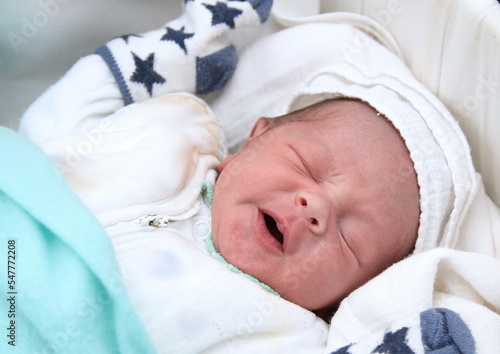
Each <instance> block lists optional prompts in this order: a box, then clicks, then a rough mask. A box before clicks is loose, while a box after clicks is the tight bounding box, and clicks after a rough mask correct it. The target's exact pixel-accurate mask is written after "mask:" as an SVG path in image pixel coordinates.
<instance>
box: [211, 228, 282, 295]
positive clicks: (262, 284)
mask: <svg viewBox="0 0 500 354" xmlns="http://www.w3.org/2000/svg"><path fill="white" fill-rule="evenodd" d="M207 244H208V249H209V252H210V254H211V255H212V257H214V258H215V259H217V260H218V261H219V262H221V263H223V264H225V265H226V267H228V268H229V269H230V270H231V271H233V272H235V273H236V274H241V275H243V276H244V277H245V278H247V279H249V280H251V281H253V282H254V283H257V284H258V285H260V286H261V287H262V288H264V289H265V290H267V291H269V292H270V293H272V294H274V295H276V296H280V294H278V292H277V291H275V290H273V289H272V288H271V287H270V286H269V285H267V284H264V283H263V282H261V281H259V280H258V279H256V278H254V277H252V276H251V275H249V274H247V273H245V272H243V271H241V270H240V269H238V268H237V267H235V266H234V265H232V264H230V263H228V262H227V261H226V260H225V259H224V257H222V255H221V254H220V253H219V252H217V250H216V249H215V247H214V242H213V240H212V233H210V235H209V236H208V238H207Z"/></svg>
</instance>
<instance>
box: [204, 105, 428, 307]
mask: <svg viewBox="0 0 500 354" xmlns="http://www.w3.org/2000/svg"><path fill="white" fill-rule="evenodd" d="M324 110H325V111H324V113H326V114H330V113H332V112H333V113H334V115H335V118H332V119H331V120H328V121H327V123H322V124H315V123H311V122H308V121H291V122H288V123H284V124H280V125H278V126H276V127H273V128H272V129H269V122H268V120H267V119H260V120H259V121H258V122H257V123H256V125H255V127H254V130H253V131H252V134H251V136H250V138H249V140H248V141H247V143H246V144H245V146H244V147H243V148H242V149H241V150H240V151H239V152H238V153H237V154H236V155H233V156H229V157H228V158H227V159H225V160H224V161H223V162H222V163H221V166H220V168H219V170H220V172H221V174H220V177H219V180H218V182H217V183H216V185H215V193H214V200H213V206H212V211H213V215H212V234H213V241H214V246H215V248H216V249H217V250H218V251H219V252H220V253H221V254H222V255H223V256H224V258H225V259H226V260H227V261H228V262H229V263H231V264H233V265H235V266H236V267H238V268H239V269H241V270H242V271H244V272H245V273H247V274H250V275H252V276H254V277H255V278H257V279H259V280H260V281H262V282H264V283H266V284H268V285H269V286H271V287H272V288H273V289H274V290H276V291H277V292H278V293H280V294H281V296H282V297H283V298H285V299H287V300H289V301H291V302H293V303H296V304H298V305H300V306H302V307H304V308H307V309H310V310H319V309H323V308H327V307H329V306H332V305H334V304H337V303H338V302H339V301H340V300H341V299H342V298H344V297H345V296H347V295H348V294H349V293H350V292H352V291H353V290H354V289H356V288H357V287H359V286H361V285H362V284H364V283H365V282H366V281H368V280H369V279H370V278H372V277H374V276H375V275H377V274H379V273H380V272H381V271H383V270H384V269H385V268H387V267H388V266H389V265H391V264H392V263H394V262H396V261H398V260H400V259H401V258H403V257H404V256H405V255H406V254H408V253H409V252H411V250H412V249H413V246H414V243H415V240H416V235H417V228H418V218H419V213H420V212H419V194H418V185H417V181H416V176H415V172H414V170H413V164H412V162H411V160H410V157H409V154H408V152H407V150H406V147H405V146H404V143H403V141H402V140H401V138H400V136H399V134H398V133H397V132H396V131H395V130H394V129H393V128H392V127H391V126H390V125H389V123H388V122H387V121H385V119H384V118H382V117H377V116H376V112H375V111H373V110H372V109H371V108H370V107H368V106H366V105H365V104H363V103H360V102H349V101H332V102H330V103H328V104H327V105H325V108H324ZM360 127H362V128H360Z"/></svg>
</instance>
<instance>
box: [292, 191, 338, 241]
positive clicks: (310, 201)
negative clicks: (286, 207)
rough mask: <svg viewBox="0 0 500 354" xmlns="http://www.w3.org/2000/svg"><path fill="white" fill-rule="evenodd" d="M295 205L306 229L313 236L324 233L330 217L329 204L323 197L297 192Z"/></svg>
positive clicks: (306, 192)
mask: <svg viewBox="0 0 500 354" xmlns="http://www.w3.org/2000/svg"><path fill="white" fill-rule="evenodd" d="M296 204H297V206H298V207H299V208H300V211H301V215H302V217H303V218H304V220H305V222H306V226H307V228H308V229H309V230H310V231H311V232H312V233H313V234H315V235H322V234H324V233H325V231H326V229H327V225H328V219H329V215H330V209H331V207H330V203H329V201H328V198H327V197H326V196H325V195H322V194H320V193H315V192H308V191H299V192H298V193H297V197H296Z"/></svg>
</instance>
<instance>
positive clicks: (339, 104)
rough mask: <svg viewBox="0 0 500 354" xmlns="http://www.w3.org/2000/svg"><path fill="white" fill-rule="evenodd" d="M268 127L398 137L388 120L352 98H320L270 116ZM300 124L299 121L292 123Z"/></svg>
mask: <svg viewBox="0 0 500 354" xmlns="http://www.w3.org/2000/svg"><path fill="white" fill-rule="evenodd" d="M271 120H272V121H273V120H276V122H271V123H272V126H279V125H296V129H297V130H299V131H300V130H301V129H304V130H305V131H309V132H314V133H315V134H318V135H320V136H321V135H327V136H329V137H332V138H333V137H337V138H339V137H340V138H341V137H342V136H344V137H348V138H349V139H353V140H354V139H368V140H379V141H381V142H385V141H387V137H388V136H392V138H393V139H394V138H396V139H402V138H401V135H400V134H399V132H398V131H397V130H396V129H395V127H394V126H393V125H392V123H391V122H390V121H389V120H388V119H387V118H385V116H383V115H381V114H380V113H379V112H377V111H376V110H375V109H374V108H373V107H371V106H370V105H369V104H368V103H366V102H363V101H360V100H352V99H349V100H347V99H333V100H327V101H322V102H319V103H316V104H314V105H311V106H309V107H306V108H304V109H301V110H298V111H294V112H291V113H289V114H286V115H284V116H280V117H277V118H274V119H271ZM296 123H300V124H296ZM284 134H286V133H284Z"/></svg>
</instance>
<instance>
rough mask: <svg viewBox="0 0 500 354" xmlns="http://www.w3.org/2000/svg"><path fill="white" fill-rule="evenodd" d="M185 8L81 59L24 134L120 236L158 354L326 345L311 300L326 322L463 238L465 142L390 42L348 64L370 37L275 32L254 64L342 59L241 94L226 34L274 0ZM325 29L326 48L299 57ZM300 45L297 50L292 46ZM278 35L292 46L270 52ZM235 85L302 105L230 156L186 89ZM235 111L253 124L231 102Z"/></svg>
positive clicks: (126, 273) (33, 111) (468, 172)
mask: <svg viewBox="0 0 500 354" xmlns="http://www.w3.org/2000/svg"><path fill="white" fill-rule="evenodd" d="M258 4H261V5H265V6H258ZM185 5H186V11H187V12H190V11H191V12H192V14H193V16H184V17H181V18H180V19H178V20H174V21H173V22H171V23H169V24H168V25H167V27H165V28H161V29H159V30H157V31H152V32H149V33H146V34H143V35H128V36H123V37H120V38H117V39H115V40H113V41H111V42H110V43H108V44H107V45H105V46H103V47H100V48H99V49H98V50H97V53H98V54H99V56H98V55H91V56H88V57H85V58H83V59H81V60H80V61H79V62H78V63H77V64H76V65H75V66H74V67H73V68H72V69H71V70H70V72H68V74H66V75H65V76H64V77H63V78H62V79H61V80H60V82H58V83H57V84H56V85H54V86H53V87H52V88H51V89H49V90H48V91H47V92H46V93H45V94H44V95H43V96H42V97H40V98H39V99H38V100H37V101H36V102H35V103H34V104H33V105H32V107H31V108H30V109H29V110H28V111H27V112H26V114H25V116H24V118H23V121H22V122H21V131H22V132H23V133H24V134H25V135H26V136H27V137H28V138H29V139H31V140H32V141H34V142H36V143H38V144H39V145H40V146H41V147H42V148H43V150H44V151H45V152H46V153H47V154H48V155H49V156H50V157H51V158H52V159H53V160H54V161H55V162H56V164H58V165H59V167H61V169H62V170H63V172H64V173H65V177H66V179H67V181H68V182H69V183H70V185H71V186H72V187H73V188H74V189H75V191H76V192H77V193H78V195H79V196H80V197H81V199H82V200H83V201H84V202H85V203H86V205H87V206H88V208H89V209H90V210H91V211H92V212H93V214H94V215H95V216H96V217H97V218H98V219H99V221H100V222H101V225H102V226H103V227H104V228H105V229H106V232H107V234H108V236H109V237H110V239H111V242H112V243H113V246H114V251H115V256H116V258H117V260H118V263H119V265H120V270H121V272H122V274H123V278H124V282H125V283H126V284H125V285H126V289H127V293H128V294H130V296H131V298H132V300H133V302H134V305H135V306H136V309H137V312H138V314H139V315H140V317H141V320H142V321H143V322H144V324H145V327H146V328H147V330H148V332H149V333H150V334H151V337H152V339H153V341H154V343H155V345H156V347H157V348H161V349H162V350H164V351H165V352H201V351H203V350H205V349H206V348H208V347H210V348H211V349H213V350H214V351H217V349H220V347H217V346H223V345H225V344H227V343H224V341H227V340H230V339H231V340H232V339H234V338H236V339H241V338H240V336H241V335H245V334H250V335H249V336H246V337H245V338H243V339H245V341H236V342H232V343H231V345H239V346H240V347H238V348H237V349H236V350H234V351H233V352H241V349H242V348H248V350H249V351H250V352H265V351H260V350H259V347H255V345H262V348H271V347H273V348H274V350H270V352H276V351H284V350H283V348H285V347H286V348H289V349H292V350H293V351H294V350H295V349H296V343H300V344H301V345H303V348H305V347H308V346H309V347H308V349H311V347H310V346H311V345H312V344H311V343H314V344H316V345H318V346H320V347H321V346H323V345H324V341H325V335H326V332H327V329H326V323H325V322H323V321H321V320H320V319H318V318H317V317H316V316H315V315H314V314H313V313H311V312H310V311H307V310H311V311H314V313H316V314H317V315H319V316H321V317H322V318H325V319H326V318H327V317H328V316H327V315H328V314H329V313H331V310H332V309H334V308H335V307H336V306H337V305H338V304H339V303H340V302H341V300H343V299H344V298H345V297H346V296H348V295H349V294H351V293H353V292H354V290H356V289H358V288H360V287H361V286H362V285H363V284H365V283H366V282H368V281H369V280H370V279H372V278H375V277H376V276H377V275H379V274H380V273H382V272H383V271H384V270H385V269H386V268H388V267H389V266H391V265H393V264H394V263H396V262H398V261H400V260H402V259H403V258H405V257H406V256H407V255H408V254H410V253H412V252H414V253H418V252H421V251H423V250H428V249H431V248H435V247H449V246H451V245H453V237H454V235H455V234H456V232H455V230H456V229H457V225H458V224H459V220H458V216H459V215H460V214H461V213H462V211H463V210H466V208H467V205H468V204H467V203H468V202H467V200H468V198H469V197H468V196H469V195H470V191H471V190H472V182H471V180H472V177H471V176H473V173H474V171H473V168H472V163H471V161H470V154H469V152H468V147H467V144H466V142H465V139H464V138H463V135H462V133H461V132H460V130H459V129H458V128H457V125H456V122H454V121H453V118H452V117H451V116H450V115H449V113H448V112H447V111H446V109H445V108H444V107H443V106H442V105H441V104H440V103H439V102H438V101H437V100H435V99H434V98H432V97H431V98H428V96H429V95H428V94H427V93H426V91H424V90H423V89H421V88H420V86H418V84H417V83H415V82H414V79H413V78H412V77H411V74H410V73H409V71H408V70H407V69H406V67H404V65H403V64H402V63H401V62H400V60H399V59H398V58H397V57H395V56H393V55H392V54H390V53H389V52H388V51H387V49H386V48H384V47H383V46H381V45H380V44H378V43H377V42H375V41H374V40H373V39H367V43H369V46H367V47H366V48H365V49H366V50H369V55H363V56H361V55H360V58H359V62H358V61H352V62H351V61H349V60H346V59H345V58H344V56H343V55H342V52H341V50H340V49H339V48H341V46H340V45H339V43H340V44H342V43H344V42H348V41H352V39H353V38H354V39H356V38H358V36H365V34H362V33H361V32H360V31H358V30H356V29H355V28H353V27H351V26H348V25H345V26H342V25H328V24H317V25H310V26H307V25H305V26H298V27H296V28H292V29H288V30H286V31H282V32H281V33H277V34H276V35H275V36H271V37H270V43H266V42H265V39H263V42H262V43H264V44H263V46H264V49H266V50H267V51H263V50H258V51H257V53H258V55H257V56H254V57H252V60H255V61H257V60H260V58H261V57H262V60H263V61H265V62H266V63H267V62H272V63H273V65H271V67H276V68H278V67H279V68H282V67H283V68H286V66H282V64H283V63H287V61H286V60H283V57H285V58H287V57H291V56H293V55H294V51H295V50H298V51H300V52H303V53H304V56H306V57H307V58H308V60H311V61H313V60H319V59H320V58H328V63H320V64H317V65H312V68H311V70H313V69H314V70H316V69H321V72H320V73H319V74H318V73H317V72H315V73H314V75H312V72H310V73H307V75H304V76H306V77H301V76H300V75H298V74H297V70H298V69H297V65H296V62H295V61H294V62H293V63H291V65H288V67H287V69H286V70H288V71H285V73H284V74H283V75H282V76H286V77H290V78H291V79H293V80H294V81H293V82H292V83H291V84H290V85H288V86H287V85H282V84H281V86H280V85H277V84H276V82H278V83H281V81H280V80H277V81H276V82H274V84H275V85H274V86H272V87H271V88H270V89H269V88H268V87H267V86H266V85H267V81H266V80H269V82H270V83H271V84H272V83H273V82H272V80H271V78H272V75H270V77H271V78H268V77H264V76H265V75H262V81H263V82H264V83H263V84H261V83H260V81H259V83H257V84H255V85H254V86H257V88H255V87H254V86H252V85H247V84H246V83H245V82H244V83H243V85H242V84H241V81H240V82H239V83H240V85H239V86H238V85H237V86H236V89H235V88H234V87H231V84H232V83H238V81H237V80H236V81H235V80H234V79H233V81H231V82H229V78H230V77H231V75H232V73H233V72H235V75H237V74H238V72H237V71H235V69H236V58H235V53H236V49H235V47H234V46H233V45H232V44H231V43H230V42H228V41H229V40H228V33H227V32H229V30H232V29H234V28H235V26H236V27H238V25H243V24H245V21H246V20H248V23H253V24H259V23H261V22H263V21H265V19H266V18H267V15H268V12H269V6H270V2H265V1H263V2H251V1H249V2H240V1H228V2H223V1H217V2H216V3H214V4H212V5H210V4H207V3H206V2H201V1H187V2H186V4H185ZM220 12H222V13H225V14H226V16H220ZM245 15H248V17H245ZM222 19H224V21H223V22H220V21H221V20H222ZM190 20H193V21H196V20H198V21H200V20H203V21H201V23H202V24H203V26H201V27H197V26H196V25H195V24H192V23H189V21H190ZM233 20H234V21H233ZM240 20H241V21H240ZM204 26H205V27H204ZM313 38H314V39H315V41H316V42H314V43H315V48H316V49H317V50H318V51H319V50H323V49H325V48H327V47H328V46H327V44H328V45H329V46H330V47H331V48H330V49H328V50H329V51H326V52H325V53H321V54H317V53H316V52H313V51H311V52H309V51H307V50H302V49H301V48H302V47H307V45H310V44H311V43H313V42H311V41H312V39H313ZM332 38H335V41H337V42H335V41H333V40H332ZM292 39H293V43H294V44H296V45H297V48H298V49H296V48H295V47H294V46H289V45H288V44H286V43H290V41H292ZM280 43H285V44H286V46H285V48H283V50H282V51H280V52H279V54H280V55H282V56H283V57H280V56H278V55H275V54H276V53H273V52H272V51H273V49H274V48H276V47H277V46H278V45H279V44H280ZM299 44H300V45H299ZM301 46H302V47H301ZM257 49H258V47H257ZM249 52H250V50H248V51H247V52H246V53H247V54H248V53H249ZM264 54H266V55H264ZM330 61H331V62H330ZM172 63H174V64H175V65H172ZM222 64H224V65H222ZM364 66H366V68H365V67H364ZM179 68H182V70H180V69H179ZM256 68H262V70H264V68H267V67H265V66H264V65H254V62H253V61H252V62H251V63H249V62H248V61H247V62H246V66H244V69H243V70H242V71H240V72H243V73H245V72H247V73H249V72H250V73H251V74H252V75H253V76H256V75H255V74H254V72H253V70H256ZM367 73H368V74H367ZM266 75H267V73H266ZM257 76H258V77H260V76H259V75H257ZM398 77H401V78H403V79H404V80H406V81H407V82H409V84H408V85H403V84H401V82H400V81H399V80H398V79H397V78H398ZM406 81H405V83H406ZM228 82H229V85H228V86H226V88H225V92H223V93H222V94H220V95H219V96H214V97H215V99H214V100H215V101H217V100H218V102H219V103H220V102H225V101H224V93H227V92H236V93H237V95H239V96H237V97H238V98H237V99H235V100H234V101H233V103H234V105H237V106H241V108H240V109H243V110H244V109H248V110H251V109H253V108H254V107H249V106H250V104H248V102H246V103H247V105H245V104H242V100H243V98H242V97H243V96H244V95H243V94H242V92H244V90H245V89H247V88H248V89H250V90H251V93H252V97H251V98H252V100H253V101H251V102H253V103H252V104H253V106H257V105H256V104H255V102H258V103H259V105H261V104H262V105H268V106H274V105H278V104H277V103H276V101H275V100H273V99H261V98H262V97H259V94H261V95H263V96H264V98H267V95H269V91H272V90H274V89H276V87H278V88H281V87H283V89H284V90H288V95H283V97H282V101H285V100H286V101H287V103H286V105H285V104H284V103H283V102H281V104H283V106H286V109H283V110H282V113H283V112H285V111H286V112H291V113H288V114H285V115H281V116H279V117H276V118H261V119H259V120H257V122H256V123H255V125H254V128H253V130H252V131H251V133H250V137H249V138H248V140H247V141H246V143H245V144H244V145H243V147H242V148H241V150H240V151H239V152H237V153H236V154H235V155H230V156H228V157H225V156H224V149H225V148H224V146H223V139H222V135H223V134H222V129H221V127H220V126H219V125H218V124H217V123H218V122H217V120H216V117H215V115H214V114H213V112H212V110H211V109H210V107H209V106H208V105H207V104H206V103H205V102H203V101H202V100H201V99H200V98H199V97H194V96H193V95H191V94H186V93H185V92H192V93H195V94H198V95H204V94H206V93H209V92H213V91H217V90H219V89H220V88H221V87H223V86H224V85H226V84H227V83H228ZM259 85H263V87H264V88H265V90H260V89H261V88H262V87H260V86H259ZM285 86H286V87H285ZM413 86H415V87H416V89H415V90H412V89H409V87H413ZM248 96H250V95H248ZM203 97H205V96H203ZM429 97H430V96H429ZM208 99H210V97H208ZM226 103H227V102H226ZM259 107H260V106H259ZM223 109H225V110H226V111H228V112H231V113H232V114H234V116H235V119H238V118H240V116H239V115H238V114H236V113H234V112H232V111H233V110H232V109H231V105H230V104H229V105H228V104H224V105H223ZM252 112H253V110H252ZM280 114H281V113H280ZM280 114H276V115H280ZM270 115H271V116H272V115H273V114H270ZM218 116H219V118H220V116H221V115H220V114H219V115H218ZM258 116H259V115H255V117H252V118H253V119H255V118H256V117H258ZM450 146H451V148H450ZM457 147H458V148H457ZM75 157H77V158H75ZM224 157H225V158H224ZM464 166H465V167H464ZM216 170H218V172H219V175H218V176H217V177H216V176H215V175H216ZM212 192H213V194H212ZM210 235H211V237H210ZM212 256H215V257H216V258H218V259H219V260H225V261H226V262H227V263H228V264H229V269H231V270H236V272H237V273H238V272H242V273H244V274H245V275H247V278H251V279H253V280H256V281H257V282H259V283H260V285H263V288H264V289H266V290H270V291H271V293H269V292H266V291H263V290H262V288H259V287H257V286H255V284H253V283H250V282H248V281H247V280H246V279H244V278H243V277H239V276H237V275H235V274H233V273H232V272H229V271H228V270H227V268H226V267H225V266H224V265H222V264H221V263H219V262H217V261H216V260H214V259H213V257H212ZM219 257H220V258H219ZM221 258H223V259H221ZM411 258H413V257H410V259H411ZM382 276H383V274H382V275H380V277H382ZM377 278H379V277H377ZM367 286H368V285H367ZM361 290H362V289H358V291H361ZM273 294H279V295H280V296H281V297H282V298H283V299H285V300H288V301H283V300H282V299H279V298H278V297H276V296H274V295H273ZM352 295H355V294H352ZM200 299H202V300H203V301H200ZM347 300H348V299H347ZM347 300H346V301H347ZM344 303H345V302H344ZM295 304H296V305H299V306H296V305H295ZM304 309H307V310H304ZM259 316H260V317H259ZM242 318H243V320H242V321H243V322H242V321H240V320H241V319H242ZM256 319H262V320H261V321H260V320H259V321H257V320H256ZM245 321H246V322H245ZM380 328H382V327H380ZM384 328H385V327H384ZM270 333H272V335H269V334H270ZM297 334H302V335H303V336H297ZM249 338H251V339H256V340H255V341H252V342H251V344H252V345H249V343H250V342H249ZM284 342H286V346H283V345H284V344H283V343H284ZM235 343H237V344H235ZM256 343H258V344H256ZM270 343H271V344H270ZM304 343H306V344H304ZM211 346H213V347H211ZM276 348H281V349H280V350H279V349H276ZM306 352H309V351H306ZM321 352H322V350H321Z"/></svg>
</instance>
